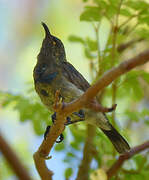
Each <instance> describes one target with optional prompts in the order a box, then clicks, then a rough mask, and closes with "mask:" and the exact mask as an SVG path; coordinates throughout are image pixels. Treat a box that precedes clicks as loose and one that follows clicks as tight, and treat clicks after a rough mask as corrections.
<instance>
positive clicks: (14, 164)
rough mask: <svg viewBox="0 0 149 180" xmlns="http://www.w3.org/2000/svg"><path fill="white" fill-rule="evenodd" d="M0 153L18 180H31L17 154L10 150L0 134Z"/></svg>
mask: <svg viewBox="0 0 149 180" xmlns="http://www.w3.org/2000/svg"><path fill="white" fill-rule="evenodd" d="M0 151H1V152H2V154H3V155H4V157H5V159H6V160H7V161H8V163H9V165H10V166H11V168H12V169H13V171H14V172H15V175H16V176H17V177H18V179H21V180H31V176H30V175H29V172H28V171H27V169H26V168H25V167H24V165H23V164H22V162H21V161H20V159H19V158H18V156H17V154H16V153H15V152H14V151H13V150H12V148H11V147H10V146H9V144H8V143H7V142H6V140H5V139H4V137H3V136H2V134H0Z"/></svg>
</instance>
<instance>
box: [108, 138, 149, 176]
mask: <svg viewBox="0 0 149 180" xmlns="http://www.w3.org/2000/svg"><path fill="white" fill-rule="evenodd" d="M147 148H149V141H147V142H145V143H143V144H141V145H139V146H136V147H134V148H131V150H130V151H129V152H126V153H125V154H122V155H120V156H119V158H118V160H117V161H116V162H115V163H114V164H113V165H112V167H111V168H110V169H109V170H108V171H107V175H108V179H110V178H111V177H112V176H114V175H116V174H117V172H118V170H119V169H120V168H121V167H122V165H123V163H124V162H125V161H126V160H128V159H130V158H131V157H132V156H134V155H135V154H137V153H139V152H141V151H144V150H145V149H147Z"/></svg>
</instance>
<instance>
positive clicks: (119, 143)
mask: <svg viewBox="0 0 149 180" xmlns="http://www.w3.org/2000/svg"><path fill="white" fill-rule="evenodd" d="M110 126H111V130H104V129H101V130H102V131H103V132H104V134H105V135H106V136H107V137H108V138H109V139H110V141H111V142H112V144H113V145H114V147H115V149H116V150H117V151H118V152H119V153H120V154H122V153H125V152H127V151H129V150H130V146H129V144H128V143H127V141H126V140H125V139H124V138H123V137H122V136H121V135H120V134H119V132H118V131H117V130H116V129H115V128H114V127H113V126H112V125H111V124H110Z"/></svg>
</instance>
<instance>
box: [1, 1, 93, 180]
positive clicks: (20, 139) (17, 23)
mask: <svg viewBox="0 0 149 180" xmlns="http://www.w3.org/2000/svg"><path fill="white" fill-rule="evenodd" d="M68 9H69V11H68ZM82 9H83V4H82V3H81V0H77V1H70V0H63V1H60V0H45V1H36V0H32V1H30V0H22V1H19V0H14V1H8V0H1V1H0V19H1V28H0V89H1V90H3V91H6V92H11V93H14V94H17V93H22V94H25V92H26V89H27V85H28V83H33V77H32V71H33V68H34V65H35V64H36V57H37V55H38V53H39V51H40V47H41V43H42V40H43V38H44V31H43V28H42V26H41V21H43V22H45V23H46V24H47V25H48V26H49V28H50V31H51V33H52V34H53V35H55V36H57V37H59V38H60V39H61V40H62V41H63V42H64V44H65V48H66V53H67V58H68V59H69V61H70V62H71V63H72V64H74V66H75V67H76V68H78V69H79V70H80V71H81V72H82V74H83V75H84V76H85V77H86V78H88V79H89V75H88V62H87V61H83V54H82V51H81V48H80V47H79V46H78V45H75V44H71V43H69V42H68V36H69V35H71V34H73V33H75V34H79V35H83V36H85V34H87V33H89V34H91V33H92V32H90V30H89V26H88V25H87V23H80V21H79V14H80V12H81V11H82ZM32 86H33V84H32ZM0 131H1V132H2V134H3V135H4V137H5V138H6V139H7V141H8V142H9V144H10V145H12V147H13V148H14V150H15V151H16V152H17V154H18V156H20V158H21V159H22V158H23V160H25V163H26V166H27V167H28V168H29V169H30V172H31V173H32V176H33V177H34V178H35V179H39V177H38V175H37V172H36V170H35V167H34V164H33V159H32V154H33V153H34V152H35V151H36V150H37V148H38V146H39V145H40V143H41V141H42V138H43V137H42V136H37V135H35V133H34V130H33V127H32V124H31V123H30V122H29V121H26V122H24V123H21V122H20V121H19V117H18V113H17V112H15V111H14V110H13V109H11V108H9V109H0ZM62 156H63V155H62V154H61V153H57V154H56V155H54V156H53V157H54V158H53V159H52V160H50V164H51V166H50V168H51V169H52V170H53V171H54V172H58V173H55V175H54V179H61V180H62V179H63V178H62V177H63V173H64V169H65V168H66V167H65V164H61V161H62V159H63V157H62ZM4 162H5V160H4V159H3V157H2V154H0V179H11V180H12V179H16V177H14V178H13V173H12V172H10V171H8V170H9V168H8V165H7V163H4Z"/></svg>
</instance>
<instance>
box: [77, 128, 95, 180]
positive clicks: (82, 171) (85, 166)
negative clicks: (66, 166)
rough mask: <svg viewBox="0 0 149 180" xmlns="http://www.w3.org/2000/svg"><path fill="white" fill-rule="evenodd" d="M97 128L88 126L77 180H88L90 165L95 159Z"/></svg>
mask: <svg viewBox="0 0 149 180" xmlns="http://www.w3.org/2000/svg"><path fill="white" fill-rule="evenodd" d="M95 129H96V128H95V127H94V126H92V125H87V138H86V141H85V145H84V149H83V159H82V161H81V164H80V167H79V170H78V174H77V178H76V180H88V178H89V169H90V163H91V160H92V158H93V156H91V154H92V150H93V146H94V144H93V139H94V137H95V132H96V130H95Z"/></svg>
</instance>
